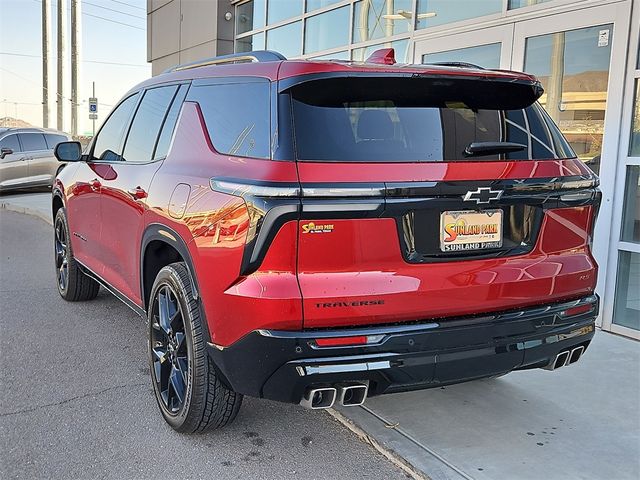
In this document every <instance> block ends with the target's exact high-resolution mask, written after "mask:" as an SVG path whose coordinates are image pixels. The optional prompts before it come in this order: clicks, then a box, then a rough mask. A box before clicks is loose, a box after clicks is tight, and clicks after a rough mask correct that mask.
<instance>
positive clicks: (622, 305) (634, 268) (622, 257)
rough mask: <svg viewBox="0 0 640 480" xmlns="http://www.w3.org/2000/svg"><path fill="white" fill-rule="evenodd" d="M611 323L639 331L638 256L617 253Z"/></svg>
mask: <svg viewBox="0 0 640 480" xmlns="http://www.w3.org/2000/svg"><path fill="white" fill-rule="evenodd" d="M613 323H615V324H616V325H622V326H625V327H628V328H633V329H634V330H640V254H638V253H633V252H624V251H620V252H619V257H618V279H617V282H616V298H615V300H614V305H613Z"/></svg>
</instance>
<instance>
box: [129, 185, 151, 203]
mask: <svg viewBox="0 0 640 480" xmlns="http://www.w3.org/2000/svg"><path fill="white" fill-rule="evenodd" d="M127 192H128V193H129V195H131V196H132V197H133V198H135V199H136V200H142V199H143V198H147V192H146V191H145V190H144V188H142V187H140V186H137V187H136V188H130V189H129V190H127Z"/></svg>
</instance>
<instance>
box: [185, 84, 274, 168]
mask: <svg viewBox="0 0 640 480" xmlns="http://www.w3.org/2000/svg"><path fill="white" fill-rule="evenodd" d="M187 101H195V102H198V105H199V106H200V110H201V111H202V115H203V117H204V122H205V124H206V126H207V131H208V133H209V138H210V139H211V143H212V144H213V147H214V148H215V149H216V151H217V152H220V153H224V154H227V155H234V156H240V157H255V158H269V157H270V143H269V139H270V113H269V112H270V107H269V82H268V81H266V80H265V81H260V82H249V83H232V84H214V85H197V84H195V83H194V86H192V87H191V89H190V90H189V94H188V96H187Z"/></svg>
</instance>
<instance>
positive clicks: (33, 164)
mask: <svg viewBox="0 0 640 480" xmlns="http://www.w3.org/2000/svg"><path fill="white" fill-rule="evenodd" d="M69 140H71V137H69V136H68V135H67V134H65V133H62V132H58V131H57V130H49V129H45V128H0V192H6V191H8V190H13V189H19V188H28V187H47V186H48V187H50V186H51V185H52V184H53V179H54V178H55V177H56V175H57V174H58V172H59V171H60V170H61V169H62V168H63V167H64V165H63V164H61V163H60V162H58V160H56V158H55V157H54V156H53V149H54V147H55V146H56V145H57V144H58V143H60V142H67V141H69Z"/></svg>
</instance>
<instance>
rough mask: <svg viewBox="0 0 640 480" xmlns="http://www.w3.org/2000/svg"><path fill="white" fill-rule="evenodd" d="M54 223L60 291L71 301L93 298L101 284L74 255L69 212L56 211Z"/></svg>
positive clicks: (63, 296)
mask: <svg viewBox="0 0 640 480" xmlns="http://www.w3.org/2000/svg"><path fill="white" fill-rule="evenodd" d="M53 225H54V228H53V248H54V250H53V253H54V259H55V266H56V279H57V282H56V283H57V284H58V293H60V296H61V297H62V298H64V299H65V300H67V301H69V302H80V301H84V300H93V299H94V298H96V296H97V295H98V291H99V290H100V284H99V283H98V282H96V281H95V280H94V279H93V278H91V277H90V276H88V275H87V274H85V273H84V272H83V271H82V270H81V268H80V265H79V264H78V262H77V261H76V260H75V258H74V257H73V250H72V249H71V242H70V240H69V239H70V238H71V236H70V235H69V224H68V223H67V212H66V210H65V209H64V208H60V209H59V210H58V211H57V212H56V217H55V219H54V223H53Z"/></svg>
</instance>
